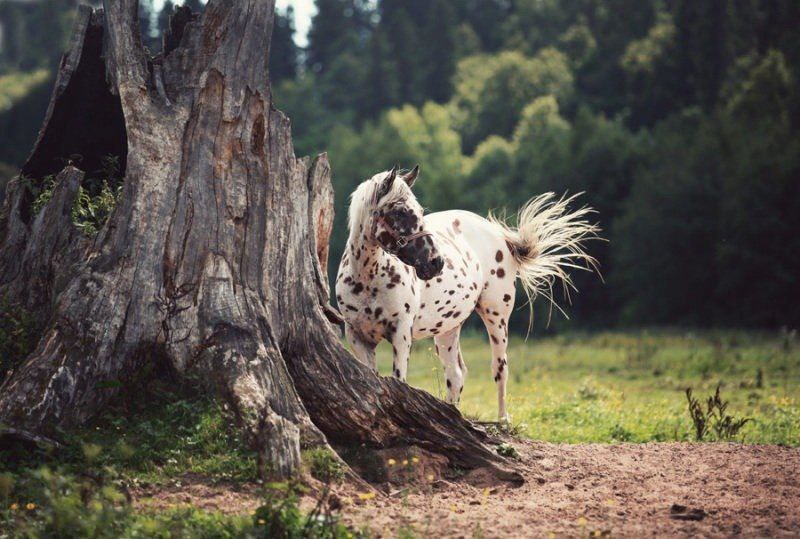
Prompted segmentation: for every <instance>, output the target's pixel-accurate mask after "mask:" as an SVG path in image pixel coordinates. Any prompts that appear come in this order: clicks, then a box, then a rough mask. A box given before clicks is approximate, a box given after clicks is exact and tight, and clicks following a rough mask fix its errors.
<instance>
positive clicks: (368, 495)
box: [358, 492, 375, 500]
mask: <svg viewBox="0 0 800 539" xmlns="http://www.w3.org/2000/svg"><path fill="white" fill-rule="evenodd" d="M374 497H375V493H374V492H359V493H358V499H359V500H371V499H372V498H374Z"/></svg>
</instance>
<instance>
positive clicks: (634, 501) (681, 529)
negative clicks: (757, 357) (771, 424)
mask: <svg viewBox="0 0 800 539" xmlns="http://www.w3.org/2000/svg"><path fill="white" fill-rule="evenodd" d="M513 445H514V447H515V448H516V449H517V452H518V453H519V459H518V461H517V462H518V465H519V470H520V471H521V472H522V473H523V475H524V476H525V479H526V482H525V484H524V485H522V486H521V487H518V488H514V487H512V486H509V485H506V484H497V483H496V482H494V483H492V482H489V481H487V480H485V479H486V478H483V477H482V474H481V472H480V471H475V472H472V473H470V474H466V475H465V476H464V477H463V478H460V479H458V480H446V479H440V478H434V479H433V480H432V481H430V483H429V484H426V485H424V486H422V487H419V486H415V487H412V488H410V489H408V490H405V489H403V488H398V487H397V486H396V485H390V484H388V483H387V484H384V485H378V486H377V488H378V489H379V490H383V491H386V492H389V493H390V495H386V496H381V495H378V496H375V497H369V496H359V492H358V491H357V490H356V489H353V488H352V487H348V486H339V487H336V489H335V491H336V495H337V496H338V498H339V499H341V500H342V502H343V504H344V509H343V513H342V518H343V520H344V521H345V522H347V523H348V524H351V525H353V526H354V527H355V528H357V529H367V530H369V531H371V532H372V533H373V534H374V535H375V536H376V537H395V536H396V535H397V534H398V532H399V531H403V530H413V531H414V532H415V533H416V534H418V535H420V536H435V537H473V536H475V535H478V534H482V535H483V536H484V537H515V538H516V537H542V536H548V535H550V534H551V533H552V534H555V535H569V536H576V535H583V536H586V535H589V534H592V533H595V532H599V534H600V535H613V536H628V537H634V536H635V537H639V536H642V535H659V536H663V535H670V536H674V535H679V536H681V535H683V536H687V535H692V536H696V535H701V536H730V535H739V534H741V535H743V536H797V535H798V534H800V479H798V470H800V449H791V448H784V447H777V446H752V445H750V446H743V445H737V444H689V443H658V444H655V443H654V444H619V445H600V444H584V445H562V444H547V443H537V442H527V441H524V442H514V443H513ZM227 488H228V487H226V486H225V485H204V487H202V488H201V487H200V486H199V485H198V484H196V483H195V484H192V483H187V484H185V485H184V488H183V489H181V488H175V487H171V488H170V489H168V490H167V491H166V492H150V496H149V499H150V500H155V499H158V500H160V501H161V502H167V501H168V500H170V499H171V497H172V496H175V497H177V500H178V501H179V502H180V503H184V504H192V505H196V506H200V507H204V508H207V509H215V508H216V509H220V510H223V511H226V512H238V511H231V509H232V508H233V507H235V506H238V507H239V508H240V510H251V509H252V508H254V507H256V506H257V505H258V496H257V488H255V487H253V488H252V489H250V490H248V489H249V488H250V487H247V488H243V487H238V488H239V491H236V492H234V491H228V490H226V489H227ZM362 494H363V493H362ZM361 498H367V499H361ZM137 503H138V502H137ZM216 504H219V505H216ZM305 504H306V505H310V504H311V500H310V499H309V500H306V502H305Z"/></svg>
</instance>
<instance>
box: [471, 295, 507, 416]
mask: <svg viewBox="0 0 800 539" xmlns="http://www.w3.org/2000/svg"><path fill="white" fill-rule="evenodd" d="M490 292H491V293H490ZM513 308H514V287H513V284H512V286H511V287H510V289H500V290H497V289H496V288H495V289H494V290H492V289H491V288H489V289H487V290H484V293H483V294H482V295H481V297H480V298H479V299H478V306H477V307H476V309H475V310H476V311H477V313H478V314H479V315H480V317H481V320H483V324H484V325H485V326H486V332H487V333H488V334H489V344H490V345H491V347H492V375H493V376H494V381H495V384H497V417H498V419H499V420H500V421H508V412H506V385H507V382H508V357H507V356H506V350H507V348H508V319H509V317H510V316H511V311H512V310H513Z"/></svg>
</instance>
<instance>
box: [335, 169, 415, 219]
mask: <svg viewBox="0 0 800 539" xmlns="http://www.w3.org/2000/svg"><path fill="white" fill-rule="evenodd" d="M386 174H387V171H384V172H379V173H377V174H375V175H374V176H373V177H372V178H370V179H368V180H365V181H363V182H361V185H359V186H358V187H357V188H356V190H355V191H353V194H352V195H350V209H349V211H348V214H347V229H348V230H349V231H350V234H351V235H352V234H353V233H358V232H359V226H360V225H364V226H365V227H366V226H367V225H368V224H369V222H370V220H371V219H372V212H373V210H375V208H377V207H378V205H379V204H378V203H380V205H386V204H392V203H393V202H397V201H399V200H406V199H408V197H410V196H411V197H413V196H414V195H413V193H412V192H411V188H410V187H409V186H408V185H406V182H404V181H402V180H399V178H398V179H396V180H395V181H394V183H393V184H392V188H391V189H390V190H389V192H388V193H386V194H385V195H384V196H383V197H381V199H380V200H376V199H375V198H376V192H377V190H378V187H379V186H380V182H381V181H382V180H383V179H384V178H385V177H386Z"/></svg>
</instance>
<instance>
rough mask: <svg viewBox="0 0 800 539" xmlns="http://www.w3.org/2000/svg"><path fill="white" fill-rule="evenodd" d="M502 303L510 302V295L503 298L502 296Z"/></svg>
mask: <svg viewBox="0 0 800 539" xmlns="http://www.w3.org/2000/svg"><path fill="white" fill-rule="evenodd" d="M503 301H505V302H506V303H508V302H509V301H511V294H506V295H505V296H503Z"/></svg>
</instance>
